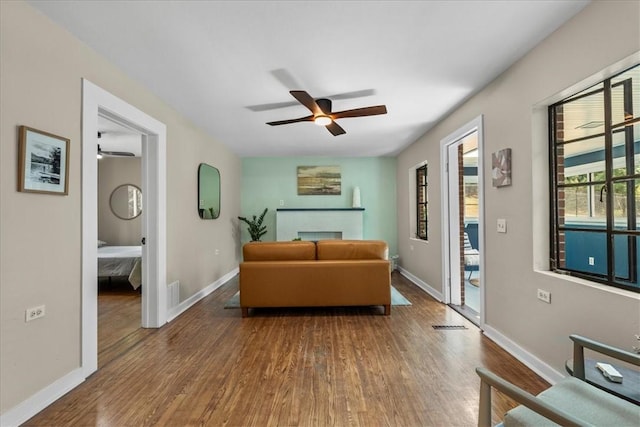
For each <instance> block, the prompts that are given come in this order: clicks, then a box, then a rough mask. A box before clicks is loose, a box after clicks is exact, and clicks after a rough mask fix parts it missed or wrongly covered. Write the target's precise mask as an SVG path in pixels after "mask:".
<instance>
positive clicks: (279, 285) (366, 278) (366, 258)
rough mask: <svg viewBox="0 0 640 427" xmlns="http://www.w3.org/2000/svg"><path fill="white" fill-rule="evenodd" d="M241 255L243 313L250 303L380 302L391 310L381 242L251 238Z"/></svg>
mask: <svg viewBox="0 0 640 427" xmlns="http://www.w3.org/2000/svg"><path fill="white" fill-rule="evenodd" d="M242 253H243V257H244V261H243V262H242V263H240V307H241V308H242V317H246V316H248V314H249V308H255V307H336V306H338V307H341V306H363V305H382V306H384V314H385V315H389V314H391V274H390V271H389V261H388V247H387V244H386V243H385V242H383V241H379V240H321V241H319V242H317V243H314V242H310V241H293V242H251V243H247V244H245V245H244V246H243V248H242Z"/></svg>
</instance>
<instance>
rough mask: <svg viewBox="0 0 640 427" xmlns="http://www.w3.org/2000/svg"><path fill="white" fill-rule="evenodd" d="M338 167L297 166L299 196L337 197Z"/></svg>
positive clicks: (338, 184) (339, 181)
mask: <svg viewBox="0 0 640 427" xmlns="http://www.w3.org/2000/svg"><path fill="white" fill-rule="evenodd" d="M341 192H342V179H341V175H340V166H298V195H299V196H339V195H340V194H341Z"/></svg>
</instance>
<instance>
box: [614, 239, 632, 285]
mask: <svg viewBox="0 0 640 427" xmlns="http://www.w3.org/2000/svg"><path fill="white" fill-rule="evenodd" d="M634 244H635V245H636V248H633V245H634ZM632 249H633V250H632ZM613 256H614V262H613V264H614V276H615V279H616V280H618V281H625V282H628V281H630V280H632V279H633V278H632V277H631V273H632V271H631V268H632V267H631V263H630V261H633V259H629V258H630V257H631V258H637V238H636V237H634V236H628V235H615V236H614V237H613ZM635 261H636V262H637V259H636V260H635ZM636 266H637V264H636ZM636 280H637V279H636Z"/></svg>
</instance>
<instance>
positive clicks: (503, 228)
mask: <svg viewBox="0 0 640 427" xmlns="http://www.w3.org/2000/svg"><path fill="white" fill-rule="evenodd" d="M506 232H507V220H506V219H504V218H499V219H498V233H506Z"/></svg>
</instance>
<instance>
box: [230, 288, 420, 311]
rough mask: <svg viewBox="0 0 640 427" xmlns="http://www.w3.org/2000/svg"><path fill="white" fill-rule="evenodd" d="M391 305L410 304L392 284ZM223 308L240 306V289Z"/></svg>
mask: <svg viewBox="0 0 640 427" xmlns="http://www.w3.org/2000/svg"><path fill="white" fill-rule="evenodd" d="M391 305H411V302H410V301H409V300H408V299H406V298H405V297H404V295H402V294H401V293H400V292H399V291H398V290H397V289H396V288H394V287H393V286H392V287H391ZM224 308H240V291H238V292H236V293H235V294H234V295H233V296H232V297H231V298H229V301H227V302H226V303H225V304H224Z"/></svg>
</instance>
